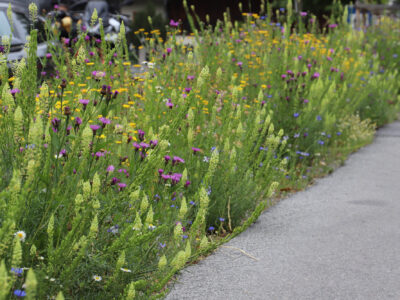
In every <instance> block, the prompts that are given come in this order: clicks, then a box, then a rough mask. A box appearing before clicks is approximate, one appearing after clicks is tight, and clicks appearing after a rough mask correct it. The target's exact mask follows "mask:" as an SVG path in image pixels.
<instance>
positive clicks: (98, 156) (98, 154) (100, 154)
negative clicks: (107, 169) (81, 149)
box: [94, 151, 105, 159]
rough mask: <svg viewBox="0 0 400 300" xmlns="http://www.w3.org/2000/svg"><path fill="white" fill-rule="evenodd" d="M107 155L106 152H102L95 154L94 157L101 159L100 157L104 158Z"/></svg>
mask: <svg viewBox="0 0 400 300" xmlns="http://www.w3.org/2000/svg"><path fill="white" fill-rule="evenodd" d="M104 155H105V154H104V152H101V151H97V152H96V153H95V154H94V156H95V157H96V159H99V158H100V157H102V156H104Z"/></svg>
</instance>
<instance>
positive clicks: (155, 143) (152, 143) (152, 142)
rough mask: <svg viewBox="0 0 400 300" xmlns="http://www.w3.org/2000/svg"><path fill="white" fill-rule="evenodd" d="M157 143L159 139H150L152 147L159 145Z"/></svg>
mask: <svg viewBox="0 0 400 300" xmlns="http://www.w3.org/2000/svg"><path fill="white" fill-rule="evenodd" d="M157 144H158V141H157V140H151V141H150V147H151V148H152V149H154V148H155V147H156V146H157Z"/></svg>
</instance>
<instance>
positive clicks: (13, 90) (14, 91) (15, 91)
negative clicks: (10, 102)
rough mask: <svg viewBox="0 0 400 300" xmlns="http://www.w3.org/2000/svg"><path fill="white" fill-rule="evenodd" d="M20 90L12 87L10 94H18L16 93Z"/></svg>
mask: <svg viewBox="0 0 400 300" xmlns="http://www.w3.org/2000/svg"><path fill="white" fill-rule="evenodd" d="M20 92H21V91H20V89H12V90H11V91H10V93H11V95H13V96H15V94H18V93H20Z"/></svg>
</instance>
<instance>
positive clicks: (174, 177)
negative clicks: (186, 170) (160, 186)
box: [171, 173, 182, 184]
mask: <svg viewBox="0 0 400 300" xmlns="http://www.w3.org/2000/svg"><path fill="white" fill-rule="evenodd" d="M181 178H182V174H180V173H174V174H172V175H171V180H172V184H177V183H178V182H179V181H180V180H181Z"/></svg>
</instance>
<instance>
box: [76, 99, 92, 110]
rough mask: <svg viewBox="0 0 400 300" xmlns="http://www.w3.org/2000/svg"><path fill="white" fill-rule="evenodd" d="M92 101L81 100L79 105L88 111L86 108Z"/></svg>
mask: <svg viewBox="0 0 400 300" xmlns="http://www.w3.org/2000/svg"><path fill="white" fill-rule="evenodd" d="M89 102H90V100H88V99H80V100H79V103H80V104H82V105H83V110H86V106H87V105H88V104H89Z"/></svg>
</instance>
